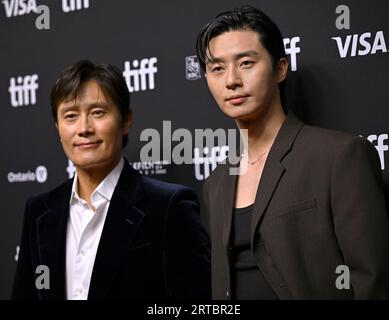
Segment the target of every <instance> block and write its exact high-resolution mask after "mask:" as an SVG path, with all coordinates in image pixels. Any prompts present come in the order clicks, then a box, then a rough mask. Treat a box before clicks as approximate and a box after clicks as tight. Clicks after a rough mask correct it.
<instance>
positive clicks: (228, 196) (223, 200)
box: [219, 166, 238, 248]
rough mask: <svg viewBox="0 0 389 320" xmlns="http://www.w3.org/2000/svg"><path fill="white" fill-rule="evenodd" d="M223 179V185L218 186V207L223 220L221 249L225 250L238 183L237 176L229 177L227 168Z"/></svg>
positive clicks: (226, 167) (228, 238)
mask: <svg viewBox="0 0 389 320" xmlns="http://www.w3.org/2000/svg"><path fill="white" fill-rule="evenodd" d="M223 174H224V177H223V179H221V181H222V182H223V185H222V186H220V189H219V192H220V207H221V208H223V210H222V219H223V234H222V241H223V247H224V248H227V247H228V244H229V240H230V234H231V225H232V210H233V208H234V206H235V190H236V183H237V181H238V176H237V175H230V172H229V167H228V166H225V170H224V172H223Z"/></svg>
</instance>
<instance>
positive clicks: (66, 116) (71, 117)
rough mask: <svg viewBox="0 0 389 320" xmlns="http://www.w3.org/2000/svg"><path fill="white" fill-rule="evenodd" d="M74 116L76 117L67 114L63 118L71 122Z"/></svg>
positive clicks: (72, 114) (73, 114)
mask: <svg viewBox="0 0 389 320" xmlns="http://www.w3.org/2000/svg"><path fill="white" fill-rule="evenodd" d="M76 116H77V115H76V114H75V113H68V114H65V116H64V118H65V119H68V120H71V119H74V118H75V117H76Z"/></svg>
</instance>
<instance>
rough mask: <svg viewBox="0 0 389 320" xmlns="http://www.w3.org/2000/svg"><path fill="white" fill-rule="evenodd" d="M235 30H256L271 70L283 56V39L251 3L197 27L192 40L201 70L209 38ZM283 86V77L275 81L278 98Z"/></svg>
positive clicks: (268, 20) (204, 66)
mask: <svg viewBox="0 0 389 320" xmlns="http://www.w3.org/2000/svg"><path fill="white" fill-rule="evenodd" d="M237 30H252V31H255V32H257V33H258V35H259V41H260V43H261V44H262V46H263V47H264V48H265V49H266V50H267V51H268V52H269V54H270V56H271V58H272V63H273V70H274V71H275V70H276V67H277V65H278V62H279V61H280V59H281V58H286V54H285V47H284V41H283V38H282V35H281V31H280V30H279V29H278V27H277V25H276V24H275V23H274V22H273V21H272V20H271V19H270V18H269V17H268V16H267V15H266V14H265V13H263V12H262V11H260V10H258V9H256V8H254V7H252V6H242V7H239V8H235V9H233V10H231V11H226V12H223V13H220V14H218V15H217V16H216V17H215V18H214V19H212V20H211V21H210V22H209V23H207V24H206V25H205V26H203V28H202V29H201V30H200V32H199V34H198V36H197V41H196V53H197V56H198V58H199V60H200V65H201V68H202V69H203V70H204V71H205V70H206V64H207V61H208V60H212V58H213V57H212V52H209V43H210V41H211V40H212V39H213V38H215V37H217V36H219V35H221V34H223V33H225V32H228V31H237ZM284 85H285V80H284V81H283V82H281V83H280V84H279V88H280V95H281V99H282V100H283V96H284Z"/></svg>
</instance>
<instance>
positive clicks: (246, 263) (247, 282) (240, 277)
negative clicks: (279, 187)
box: [231, 204, 278, 300]
mask: <svg viewBox="0 0 389 320" xmlns="http://www.w3.org/2000/svg"><path fill="white" fill-rule="evenodd" d="M253 207H254V205H253V204H252V205H250V206H248V207H244V208H235V209H234V210H233V221H234V223H233V231H232V255H231V280H232V281H231V289H232V299H236V300H274V299H278V297H277V295H276V294H275V292H274V291H273V289H272V288H271V286H270V284H269V283H268V281H267V280H266V279H265V277H264V276H263V274H262V272H261V271H260V270H259V268H258V266H257V264H256V262H255V259H254V256H253V253H252V251H251V244H250V225H251V216H252V212H253Z"/></svg>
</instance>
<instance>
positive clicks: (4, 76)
mask: <svg viewBox="0 0 389 320" xmlns="http://www.w3.org/2000/svg"><path fill="white" fill-rule="evenodd" d="M243 4H250V5H253V6H256V7H258V8H259V9H261V10H263V11H264V12H265V13H267V14H268V15H269V16H270V17H271V18H272V19H273V20H274V21H275V22H276V23H277V24H278V26H279V27H280V29H281V31H282V33H283V37H284V44H285V49H286V52H287V55H288V59H289V63H290V70H289V74H288V80H287V87H286V93H287V97H286V104H287V107H288V108H289V109H292V110H294V112H295V113H297V115H298V116H299V117H300V118H301V119H302V120H304V121H305V122H307V123H309V124H313V125H318V126H321V127H327V128H331V129H336V130H341V131H346V132H350V133H353V134H356V135H361V136H363V137H364V138H366V139H368V140H369V141H370V142H371V143H372V144H373V145H374V146H375V147H376V149H377V152H378V154H379V157H380V160H381V169H382V174H383V179H384V183H385V188H386V190H385V192H386V195H387V198H389V172H388V169H387V167H388V166H389V160H388V157H389V156H388V154H389V153H388V145H389V139H388V134H389V86H388V84H389V82H388V71H389V53H388V49H389V19H388V17H387V15H388V12H389V2H388V1H385V0H370V1H363V0H349V1H341V0H325V1H311V0H294V1H287V0H271V1H270V0H262V1H261V0H257V1H248V0H246V1H232V0H223V1H222V0H218V1H204V0H192V1H191V0H188V1H178V0H174V1H173V0H167V1H157V0H145V1H136V0H134V1H124V0H123V1H119V0H114V1H112V0H111V1H108V0H106V1H103V0H99V1H97V0H62V1H61V0H52V1H41V0H36V1H35V0H3V1H1V3H0V71H1V72H0V128H1V133H0V146H1V156H0V161H1V165H0V197H1V206H2V208H1V213H0V265H1V268H0V271H1V273H0V299H8V298H9V297H10V292H11V286H12V281H13V276H14V272H15V267H16V261H17V259H18V248H19V247H18V246H19V241H20V235H21V226H22V219H23V211H24V205H25V201H26V199H27V198H28V197H29V196H31V195H33V194H37V193H40V192H44V191H48V190H50V189H52V188H54V187H55V186H57V185H59V184H60V183H62V182H63V181H64V180H66V179H68V178H71V177H72V176H73V174H74V171H75V169H74V167H73V165H72V163H71V162H69V161H68V159H67V158H66V156H65V155H64V153H63V151H62V148H61V144H60V141H59V137H58V134H57V131H56V127H55V124H54V121H53V118H52V114H51V107H50V103H49V94H50V90H51V87H52V85H53V82H54V80H55V79H56V77H57V75H58V74H59V72H60V71H61V70H62V69H64V68H65V67H67V66H69V65H71V64H73V63H74V62H76V61H78V60H81V59H89V60H91V61H92V62H96V63H109V64H113V65H115V66H117V67H119V68H120V69H121V70H122V71H123V77H124V78H125V80H126V82H127V85H128V88H129V90H130V92H131V108H132V110H133V114H134V122H133V126H132V128H131V131H130V135H129V143H128V145H127V147H126V148H125V149H124V155H125V156H126V157H127V159H128V160H129V161H130V162H131V163H132V165H133V166H134V168H135V169H137V170H139V171H140V172H142V173H143V174H145V175H149V176H152V177H155V178H157V179H161V180H164V181H169V182H175V183H181V184H184V185H188V186H190V187H192V188H193V189H194V190H195V191H196V192H197V193H198V195H199V197H201V188H202V183H203V181H204V179H206V178H207V177H208V176H209V174H210V173H211V172H212V170H213V169H215V167H216V166H217V163H218V162H220V161H222V160H223V159H224V157H225V155H226V154H227V152H228V147H227V146H226V145H223V144H220V145H218V146H215V147H214V148H212V150H210V149H209V148H198V147H196V145H195V144H194V143H193V145H192V148H191V151H192V156H191V158H190V159H189V160H191V161H184V162H190V163H181V164H180V163H178V164H177V163H174V162H173V161H169V160H171V159H169V158H171V157H170V156H171V155H172V154H174V152H175V151H174V148H175V146H177V145H178V144H179V142H180V139H177V136H180V134H182V132H185V134H184V136H185V137H188V139H189V140H190V141H194V136H195V133H196V130H205V129H212V130H216V129H218V128H222V129H225V130H227V129H233V128H235V124H234V122H233V121H231V120H229V119H227V117H225V116H224V115H223V114H222V112H221V111H220V110H219V108H218V106H217V105H216V103H215V102H214V100H213V98H212V97H211V95H210V93H209V91H208V88H207V84H206V81H205V77H204V73H203V72H202V71H201V70H200V66H199V62H198V59H197V57H196V56H195V40H196V36H197V33H198V31H199V30H200V28H201V26H202V25H203V24H205V23H206V22H208V21H209V20H210V19H211V18H213V17H214V16H215V15H216V14H217V13H219V12H221V11H226V10H229V9H232V8H234V7H237V6H240V5H243ZM183 130H184V131H183ZM175 132H178V133H180V134H176V135H175ZM154 133H155V134H156V135H159V137H160V139H161V142H162V140H164V141H171V143H170V145H169V144H168V145H166V144H164V146H163V147H164V149H163V150H161V155H162V157H161V159H160V160H159V161H142V160H141V157H140V153H141V150H142V148H144V147H145V145H147V143H148V141H149V139H150V137H151V136H153V134H154ZM191 139H192V140H191ZM181 140H182V139H181Z"/></svg>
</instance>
